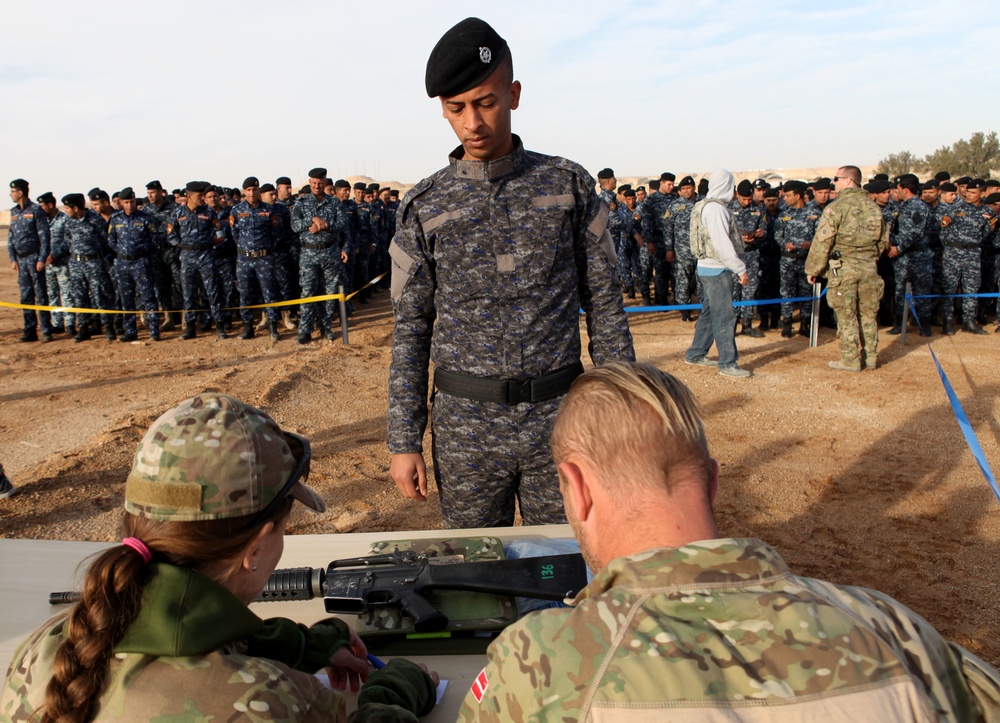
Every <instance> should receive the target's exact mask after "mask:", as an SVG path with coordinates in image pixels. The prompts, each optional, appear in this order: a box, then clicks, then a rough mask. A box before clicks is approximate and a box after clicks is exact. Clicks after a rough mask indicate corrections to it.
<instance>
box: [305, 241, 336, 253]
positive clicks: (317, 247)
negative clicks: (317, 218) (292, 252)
mask: <svg viewBox="0 0 1000 723" xmlns="http://www.w3.org/2000/svg"><path fill="white" fill-rule="evenodd" d="M333 244H334V242H333V241H330V242H328V243H325V244H314V243H312V242H310V241H303V242H302V248H304V249H310V250H312V251H322V250H323V249H328V248H330V247H331V246H333Z"/></svg>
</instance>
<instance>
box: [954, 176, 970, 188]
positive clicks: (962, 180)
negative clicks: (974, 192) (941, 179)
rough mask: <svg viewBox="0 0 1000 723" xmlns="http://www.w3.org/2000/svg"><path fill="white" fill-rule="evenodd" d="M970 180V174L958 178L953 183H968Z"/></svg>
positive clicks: (960, 184)
mask: <svg viewBox="0 0 1000 723" xmlns="http://www.w3.org/2000/svg"><path fill="white" fill-rule="evenodd" d="M971 180H972V177H971V176H962V177H961V178H959V179H958V180H956V181H955V185H956V186H964V185H966V184H967V183H969V182H970V181H971Z"/></svg>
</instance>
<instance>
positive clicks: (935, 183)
mask: <svg viewBox="0 0 1000 723" xmlns="http://www.w3.org/2000/svg"><path fill="white" fill-rule="evenodd" d="M940 185H941V182H940V181H939V180H938V179H936V178H932V179H931V180H929V181H925V182H924V190H925V191H926V190H927V189H929V188H937V187H938V186H940Z"/></svg>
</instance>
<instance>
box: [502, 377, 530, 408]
mask: <svg viewBox="0 0 1000 723" xmlns="http://www.w3.org/2000/svg"><path fill="white" fill-rule="evenodd" d="M530 401H531V380H530V379H525V380H523V381H520V380H517V379H511V380H509V381H508V382H507V404H520V403H521V402H530Z"/></svg>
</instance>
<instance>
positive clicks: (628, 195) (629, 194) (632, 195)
mask: <svg viewBox="0 0 1000 723" xmlns="http://www.w3.org/2000/svg"><path fill="white" fill-rule="evenodd" d="M622 195H623V196H624V197H625V198H635V191H633V190H632V189H631V188H626V189H625V190H624V191H622Z"/></svg>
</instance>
